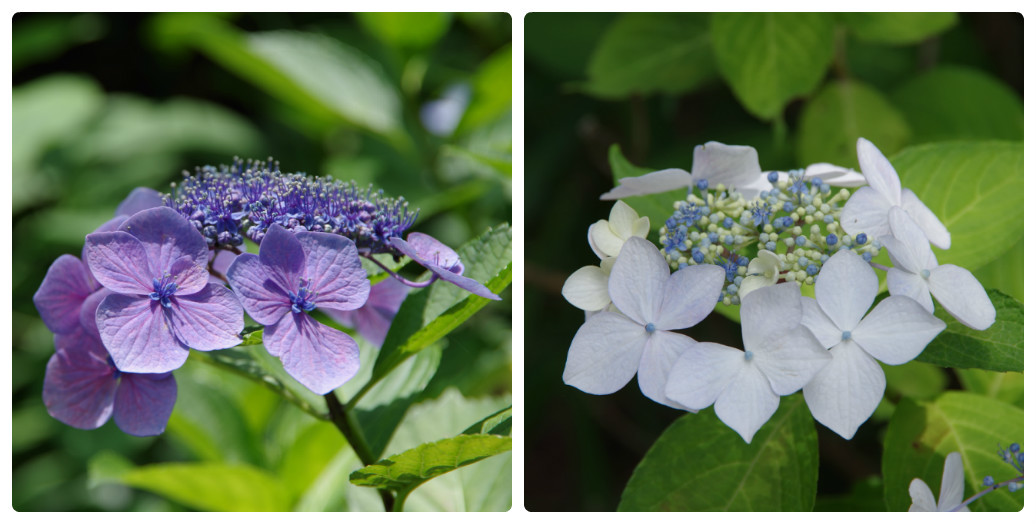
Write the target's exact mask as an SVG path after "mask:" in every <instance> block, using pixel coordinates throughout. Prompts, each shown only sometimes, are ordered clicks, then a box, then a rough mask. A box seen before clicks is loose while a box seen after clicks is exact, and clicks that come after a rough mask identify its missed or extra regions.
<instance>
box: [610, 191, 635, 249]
mask: <svg viewBox="0 0 1036 524" xmlns="http://www.w3.org/2000/svg"><path fill="white" fill-rule="evenodd" d="M639 218H640V215H638V214H637V212H636V211H634V210H633V208H632V207H630V206H629V205H628V204H626V203H625V202H623V201H622V200H619V201H618V202H616V203H615V205H613V206H612V210H611V213H609V214H608V225H610V226H611V228H612V232H613V233H615V234H616V235H617V236H618V237H619V238H620V239H622V240H626V239H627V238H629V237H630V236H631V235H632V234H633V223H634V222H636V221H637V219H639Z"/></svg>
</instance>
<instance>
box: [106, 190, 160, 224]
mask: <svg viewBox="0 0 1036 524" xmlns="http://www.w3.org/2000/svg"><path fill="white" fill-rule="evenodd" d="M164 205H165V203H164V202H163V201H162V193H159V192H158V191H155V190H154V189H151V188H150V187H138V188H136V189H134V190H133V191H130V194H129V196H127V197H126V199H125V200H123V201H122V203H121V204H119V207H117V208H115V215H116V216H119V215H125V216H127V217H128V216H132V215H135V214H137V213H139V212H141V211H144V210H146V209H151V208H153V207H161V206H164Z"/></svg>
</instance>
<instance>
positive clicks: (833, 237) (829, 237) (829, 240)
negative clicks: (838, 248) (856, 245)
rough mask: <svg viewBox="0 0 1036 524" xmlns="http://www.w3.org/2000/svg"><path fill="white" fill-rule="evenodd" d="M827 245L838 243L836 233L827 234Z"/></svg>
mask: <svg viewBox="0 0 1036 524" xmlns="http://www.w3.org/2000/svg"><path fill="white" fill-rule="evenodd" d="M826 240H827V245H829V246H833V245H835V244H837V243H838V235H836V234H834V233H830V234H828V235H827V239H826Z"/></svg>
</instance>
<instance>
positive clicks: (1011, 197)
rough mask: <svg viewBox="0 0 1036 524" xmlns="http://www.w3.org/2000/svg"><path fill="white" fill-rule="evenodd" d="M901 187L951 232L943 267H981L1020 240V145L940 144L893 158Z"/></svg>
mask: <svg viewBox="0 0 1036 524" xmlns="http://www.w3.org/2000/svg"><path fill="white" fill-rule="evenodd" d="M890 160H891V161H892V165H893V166H895V168H896V171H897V172H898V173H899V178H900V180H901V181H902V184H903V187H907V188H910V189H911V190H913V191H914V193H917V196H918V198H920V199H921V201H922V202H924V203H925V205H927V206H928V208H929V209H931V210H932V212H933V213H935V215H936V216H937V217H939V219H940V220H941V221H942V223H943V225H945V226H946V229H948V230H949V231H950V235H951V236H952V240H953V244H952V245H951V247H950V249H949V250H947V251H945V252H943V251H938V252H937V253H936V254H935V256H936V258H938V259H939V263H940V264H956V265H958V266H961V267H963V268H968V269H970V268H980V267H982V266H983V265H985V264H987V263H989V262H991V261H993V260H996V259H997V258H999V257H1000V256H1001V255H1003V254H1004V253H1005V252H1006V251H1007V250H1008V249H1010V248H1011V247H1012V246H1014V245H1015V244H1016V243H1017V242H1018V239H1020V238H1021V236H1022V222H1023V221H1022V209H1023V192H1022V143H1021V142H994V141H989V142H941V143H938V144H925V145H920V146H913V147H910V148H907V149H904V150H903V151H901V152H900V153H899V154H897V155H895V156H893V157H890Z"/></svg>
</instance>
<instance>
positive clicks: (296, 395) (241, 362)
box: [192, 331, 363, 419]
mask: <svg viewBox="0 0 1036 524" xmlns="http://www.w3.org/2000/svg"><path fill="white" fill-rule="evenodd" d="M258 333H262V331H258ZM360 347H361V349H362V348H363V345H362V344H361V346H360ZM362 356H363V355H362V354H361V362H362ZM192 358H199V359H205V362H207V363H209V364H212V365H214V366H218V367H221V368H223V369H226V370H228V371H232V372H234V373H237V374H238V375H241V376H243V377H245V378H248V379H251V380H254V381H256V382H259V383H260V384H262V385H264V386H266V387H267V388H268V389H269V390H270V391H273V392H274V393H277V394H278V395H280V396H282V397H284V399H285V400H287V401H289V402H291V403H293V404H295V405H296V406H298V407H299V408H301V409H302V410H303V411H305V412H306V413H309V414H310V415H313V416H314V417H317V418H320V419H323V418H324V412H323V411H321V410H322V409H323V399H322V398H320V396H319V395H316V394H315V393H312V392H310V391H309V390H307V389H306V388H305V387H304V386H302V385H301V384H299V383H298V381H296V380H295V379H293V378H291V377H290V376H289V375H288V374H287V373H286V372H285V371H284V368H283V366H281V364H280V361H279V360H277V358H276V357H273V356H271V355H270V354H269V353H268V352H267V351H266V348H265V347H263V346H237V347H233V348H228V349H221V350H219V351H209V352H205V353H204V354H203V355H202V356H198V357H194V354H192Z"/></svg>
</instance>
